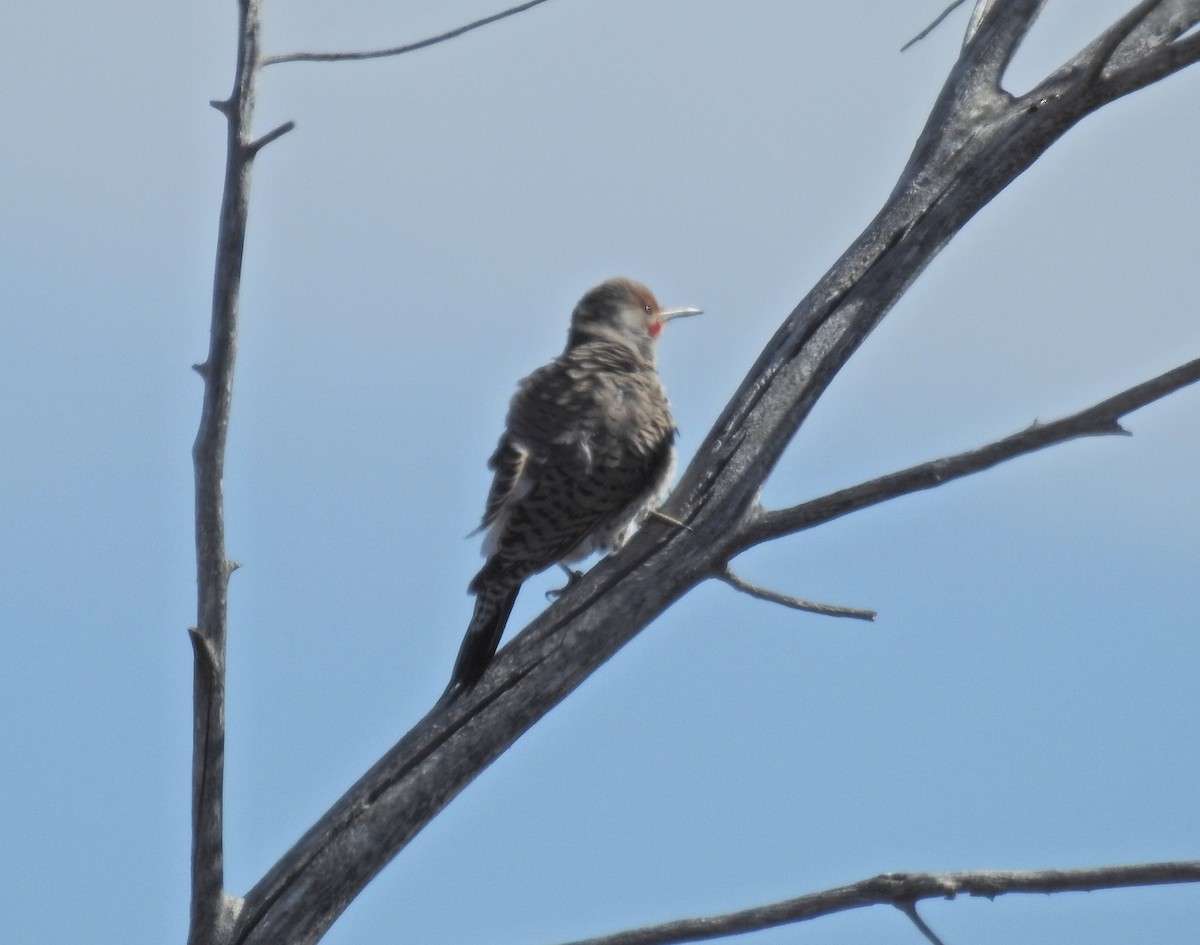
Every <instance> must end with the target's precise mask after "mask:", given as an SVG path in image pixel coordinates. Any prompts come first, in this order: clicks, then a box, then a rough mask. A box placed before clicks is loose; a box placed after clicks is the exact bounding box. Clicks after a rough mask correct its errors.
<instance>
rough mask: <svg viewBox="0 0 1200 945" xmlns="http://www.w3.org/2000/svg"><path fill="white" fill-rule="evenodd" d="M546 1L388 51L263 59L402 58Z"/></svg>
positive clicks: (268, 62) (272, 61)
mask: <svg viewBox="0 0 1200 945" xmlns="http://www.w3.org/2000/svg"><path fill="white" fill-rule="evenodd" d="M545 2H546V0H528V2H527V3H518V4H517V5H516V6H515V7H510V8H509V9H507V10H502V11H500V12H499V13H493V14H492V15H491V16H485V17H483V18H482V19H478V20H474V21H473V22H471V23H467V24H465V25H463V26H456V27H455V28H454V29H452V30H447V31H446V32H444V33H438V34H437V35H436V36H428V37H426V38H425V39H421V40H417V42H415V43H406V44H405V45H403V46H389V47H388V48H387V49H373V50H370V51H369V52H332V53H315V52H298V53H286V54H284V55H280V56H267V57H266V58H264V59H263V61H262V64H263V65H264V66H273V65H276V64H278V63H281V62H346V61H349V60H352V59H384V58H387V57H388V56H401V55H403V54H404V53H410V52H414V51H416V50H418V49H424V48H425V47H427V46H435V45H437V44H438V43H444V42H445V41H446V40H448V39H454V38H455V37H456V36H462V35H463V33H469V32H471V30H477V29H479V27H481V26H487V25H488V24H489V23H495V22H496V21H497V20H503V19H504V18H505V17H509V16H512V15H513V14H514V13H523V12H524V11H525V10H528V9H529V8H530V7H536V6H537V5H538V4H540V3H545Z"/></svg>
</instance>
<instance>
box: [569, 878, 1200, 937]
mask: <svg viewBox="0 0 1200 945" xmlns="http://www.w3.org/2000/svg"><path fill="white" fill-rule="evenodd" d="M1197 882H1200V860H1192V861H1185V862H1179V863H1149V864H1139V865H1136V866H1101V867H1095V868H1093V869H1079V870H1023V871H1014V872H1001V871H992V870H988V871H976V872H964V873H884V874H882V875H881V876H876V877H873V878H872V879H865V880H862V881H861V882H857V883H852V884H850V885H849V886H840V887H838V888H837V889H827V890H825V891H823V892H818V893H810V894H809V895H807V896H798V897H797V898H795V899H787V900H784V901H783V902H774V903H771V904H770V905H766V906H757V907H755V908H753V909H745V910H742V911H741V912H730V913H726V914H724V915H715V916H706V917H704V918H700V919H681V920H679V921H677V922H666V923H664V924H662V925H651V926H646V927H645V928H640V929H631V930H630V931H627V932H618V933H617V934H616V935H603V936H600V937H599V938H589V939H581V940H579V941H576V942H571V943H570V945H675V943H678V942H701V941H706V940H708V939H714V938H724V937H725V936H729V935H741V934H743V933H745V932H757V931H760V930H761V929H770V928H775V927H776V926H780V925H790V924H792V923H795V922H804V921H806V920H808V919H815V918H817V917H818V916H824V915H832V914H834V913H836V912H846V911H848V910H850V909H863V908H866V907H867V906H883V905H890V906H895V907H896V908H897V909H899V910H900V911H901V912H904V913H905V915H907V916H909V918H910V919H912V918H913V917H914V916H915V915H916V911H915V904H916V903H917V902H920V901H921V900H922V899H954V898H955V897H957V896H982V897H984V898H986V899H995V898H996V897H997V896H1003V895H1006V894H1010V893H1040V894H1047V893H1062V892H1096V891H1097V890H1100V889H1126V888H1129V887H1131V886H1164V885H1168V884H1171V883H1197ZM914 922H916V924H917V927H918V928H920V929H921V930H922V933H923V934H926V935H927V937H928V935H929V934H930V933H929V932H928V928H929V927H928V926H926V925H925V923H924V922H922V921H920V919H919V917H917V918H916V919H914ZM934 940H936V938H935V939H934Z"/></svg>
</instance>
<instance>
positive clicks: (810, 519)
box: [739, 358, 1200, 551]
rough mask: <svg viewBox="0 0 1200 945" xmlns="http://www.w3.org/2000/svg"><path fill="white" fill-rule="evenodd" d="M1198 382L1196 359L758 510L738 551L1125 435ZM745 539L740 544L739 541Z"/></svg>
mask: <svg viewBox="0 0 1200 945" xmlns="http://www.w3.org/2000/svg"><path fill="white" fill-rule="evenodd" d="M1197 381H1200V358H1197V359H1196V360H1195V361H1189V362H1188V363H1187V364H1183V365H1180V366H1179V367H1177V368H1174V369H1173V370H1170V371H1167V372H1166V373H1165V374H1160V375H1159V376H1158V377H1155V378H1152V379H1150V380H1148V381H1145V382H1144V383H1142V384H1138V385H1137V386H1135V387H1131V388H1129V389H1128V390H1124V391H1122V392H1121V393H1119V394H1117V395H1115V396H1113V397H1109V398H1108V399H1107V400H1104V401H1101V402H1100V403H1098V404H1095V405H1094V406H1091V407H1088V408H1087V409H1086V410H1081V411H1079V412H1078V413H1073V414H1071V415H1070V416H1068V417H1063V418H1062V419H1060V420H1055V421H1053V422H1051V423H1036V422H1035V423H1034V424H1033V425H1032V426H1030V427H1028V428H1027V429H1025V430H1022V431H1021V432H1020V433H1014V434H1013V435H1012V436H1007V437H1005V438H1004V439H1002V440H996V441H995V442H993V443H989V444H987V445H986V446H981V447H979V448H978V449H974V450H968V451H967V452H965V453H957V454H955V455H954V456H946V457H943V458H942V459H935V460H932V461H931V462H928V463H921V464H919V465H917V466H910V467H909V468H908V469H902V470H900V471H899V472H894V473H889V474H888V475H886V476H880V477H879V478H878V479H872V480H871V481H869V482H864V483H861V484H859V485H857V486H851V487H849V488H847V489H840V490H838V491H837V492H833V493H830V494H829V495H825V496H821V497H820V498H819V499H813V500H812V501H810V502H804V503H802V504H800V505H795V506H791V507H790V508H786V509H777V510H774V511H760V512H758V513H756V514H755V515H753V517H751V518H750V519H749V520H748V522H747V523H746V525H745V526H744V527H743V529H742V533H741V539H742V542H739V550H742V551H744V550H745V549H746V548H750V547H752V546H754V545H757V544H759V543H761V542H764V541H769V540H771V539H773V538H780V537H782V536H784V535H791V534H794V533H796V532H799V531H804V530H805V529H809V528H812V527H813V526H815V525H820V524H823V523H825V522H828V521H831V520H833V519H835V518H840V517H841V516H843V515H848V514H849V513H851V512H857V511H858V510H859V509H864V508H867V507H868V506H871V505H877V504H879V503H880V502H886V501H887V500H888V499H894V498H896V497H897V496H902V495H908V494H909V493H911V492H919V491H921V490H922V489H932V488H934V487H935V486H941V485H945V484H946V483H947V482H950V481H951V480H954V479H961V478H962V477H963V476H969V475H971V474H972V473H977V472H980V471H982V470H984V469H990V468H991V467H993V466H996V465H998V464H1000V463H1003V462H1005V461H1006V460H1010V459H1013V458H1014V457H1017V456H1024V455H1026V454H1027V453H1032V452H1035V451H1037V450H1040V449H1045V448H1046V447H1047V446H1056V445H1057V444H1059V443H1066V442H1068V441H1069V440H1074V439H1078V438H1079V437H1084V436H1109V435H1114V434H1115V435H1129V431H1127V430H1125V429H1124V428H1123V427H1122V426H1121V424H1120V422H1119V421H1120V419H1121V417H1123V416H1125V415H1126V414H1128V413H1131V412H1132V411H1134V410H1137V409H1138V408H1139V407H1144V406H1146V405H1147V404H1149V403H1153V402H1154V401H1156V400H1160V399H1162V398H1163V397H1166V396H1167V395H1168V394H1172V393H1174V392H1175V391H1177V390H1180V389H1181V388H1184V387H1187V386H1188V385H1189V384H1194V383H1196V382H1197ZM743 542H744V543H743Z"/></svg>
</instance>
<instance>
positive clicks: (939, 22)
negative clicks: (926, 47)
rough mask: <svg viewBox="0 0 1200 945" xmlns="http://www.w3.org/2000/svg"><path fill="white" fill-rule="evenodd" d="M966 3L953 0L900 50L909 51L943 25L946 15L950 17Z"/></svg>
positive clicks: (963, 0) (961, 0)
mask: <svg viewBox="0 0 1200 945" xmlns="http://www.w3.org/2000/svg"><path fill="white" fill-rule="evenodd" d="M964 3H966V0H952V2H951V4H950V6H948V7H946V9H944V10H943V11H942V12H941V13H939V14H938V15H937V18H936V19H935V20H934V21H933V22H932V23H930V24H929V25H928V26H927V27H925V29H923V30H921V32H919V33H918V34H917V35H916V36H914V37H913V38H912V39H910V40H909V41H908V42H907V43H905V44H904V45H903V46H901V47H900V51H901V52H908V50H909V49H911V48H912V47H913V46H915V45H916V44H917V43H919V42H920V41H921V40H923V39H924V38H925V37H926V36H928V35H929V34H930V33H932V32H933V31H934V30H935V29H937V28H938V27H939V26H941V25H942V21H943V20H945V19H946V17H948V16H949V15H950V14H951V13H953V12H954V11H955V10H957V9H958V8H959V7H961V6H962V5H963V4H964Z"/></svg>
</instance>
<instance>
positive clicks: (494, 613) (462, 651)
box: [441, 584, 521, 702]
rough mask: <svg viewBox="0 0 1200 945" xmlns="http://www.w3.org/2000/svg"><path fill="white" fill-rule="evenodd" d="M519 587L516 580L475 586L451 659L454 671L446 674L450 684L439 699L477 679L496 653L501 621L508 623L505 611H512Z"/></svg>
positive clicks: (464, 687)
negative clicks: (459, 641)
mask: <svg viewBox="0 0 1200 945" xmlns="http://www.w3.org/2000/svg"><path fill="white" fill-rule="evenodd" d="M520 590H521V585H520V584H518V585H516V586H515V587H511V586H509V585H507V584H484V585H483V586H482V587H479V588H478V589H477V590H476V597H475V613H474V614H473V615H472V617H471V622H470V624H468V626H467V633H466V636H464V637H463V641H462V646H461V647H459V650H458V659H457V660H456V661H455V663H454V672H453V674H452V675H451V676H450V685H449V686H447V687H446V691H445V692H444V693H443V694H442V698H441V701H443V702H444V701H446V700H447V699H450V698H453V697H455V696H457V695H459V694H460V693H462V692H465V691H466V690H467V689H470V688H471V687H472V686H474V685H475V683H477V682H479V677H480V676H482V675H483V671H484V670H485V669H487V665H488V663H490V662H491V661H492V657H493V656H494V655H495V654H496V647H497V646H499V645H500V637H501V636H503V635H504V625H505V624H506V623H508V615H509V614H511V613H512V609H513V604H515V603H516V601H517V592H518V591H520Z"/></svg>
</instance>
